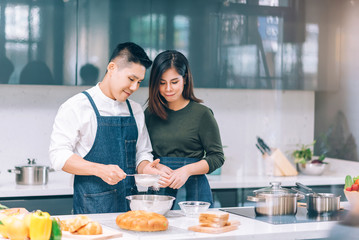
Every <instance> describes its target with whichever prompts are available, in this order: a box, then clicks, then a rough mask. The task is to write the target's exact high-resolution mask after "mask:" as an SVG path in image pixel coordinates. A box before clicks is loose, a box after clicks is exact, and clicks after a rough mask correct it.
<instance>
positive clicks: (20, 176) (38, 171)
mask: <svg viewBox="0 0 359 240" xmlns="http://www.w3.org/2000/svg"><path fill="white" fill-rule="evenodd" d="M53 171H54V170H53V169H52V168H50V167H48V166H40V165H36V162H35V159H32V160H31V159H28V165H24V166H15V169H8V172H10V173H15V174H16V184H19V185H46V184H47V182H48V173H49V172H53Z"/></svg>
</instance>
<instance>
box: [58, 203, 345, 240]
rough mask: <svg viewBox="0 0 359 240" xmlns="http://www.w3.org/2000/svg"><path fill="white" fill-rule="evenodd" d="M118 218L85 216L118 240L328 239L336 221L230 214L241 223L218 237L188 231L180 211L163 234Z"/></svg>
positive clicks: (190, 221)
mask: <svg viewBox="0 0 359 240" xmlns="http://www.w3.org/2000/svg"><path fill="white" fill-rule="evenodd" d="M342 205H343V206H345V207H346V208H347V207H348V204H347V203H346V202H345V203H343V204H342ZM117 215H118V213H110V214H92V215H88V216H89V217H90V218H91V219H93V220H95V221H98V222H100V223H101V224H103V225H104V226H105V227H110V228H112V229H115V230H117V231H119V232H122V233H123V236H122V238H119V239H156V240H160V239H266V240H270V239H275V240H280V239H286V240H288V239H314V238H315V239H317V238H325V237H327V236H328V235H329V233H330V230H331V229H332V227H333V226H334V225H335V224H336V223H337V222H335V221H331V222H311V223H297V224H281V225H272V224H269V223H265V222H261V221H257V220H253V219H249V218H246V217H241V216H238V215H234V214H230V217H229V220H238V221H239V222H240V225H239V226H238V229H237V230H234V231H231V232H226V233H221V234H208V233H198V232H193V231H189V230H187V228H188V227H189V226H194V225H198V218H189V217H185V216H183V215H182V214H181V212H180V211H170V212H169V213H168V214H167V215H166V217H167V218H168V220H169V229H168V230H167V231H164V232H151V233H149V232H133V231H126V230H122V229H120V228H119V227H118V226H117V225H116V223H115V219H116V217H117ZM59 217H60V219H66V218H71V217H73V216H71V215H66V216H59ZM63 239H66V238H63Z"/></svg>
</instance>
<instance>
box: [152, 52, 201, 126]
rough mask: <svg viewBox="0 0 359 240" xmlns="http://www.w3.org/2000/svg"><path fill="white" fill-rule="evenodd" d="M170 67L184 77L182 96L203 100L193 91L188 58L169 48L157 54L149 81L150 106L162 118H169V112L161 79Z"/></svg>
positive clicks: (193, 99)
mask: <svg viewBox="0 0 359 240" xmlns="http://www.w3.org/2000/svg"><path fill="white" fill-rule="evenodd" d="M170 68H174V69H175V70H176V71H177V73H178V74H180V75H181V76H182V77H183V80H184V83H185V84H184V88H183V92H182V96H183V97H184V98H185V99H189V100H192V101H195V102H198V103H200V102H202V100H201V99H198V98H196V97H195V96H194V93H193V78H192V73H191V70H190V68H189V64H188V60H187V58H186V57H185V56H184V55H183V54H182V53H180V52H178V51H176V50H167V51H164V52H161V53H160V54H158V55H157V57H156V58H155V60H154V61H153V65H152V69H151V75H150V82H149V96H148V108H149V110H150V112H151V113H154V114H156V115H157V116H158V117H160V118H162V119H164V120H165V119H167V113H166V110H165V107H167V101H166V99H165V98H164V97H162V96H161V94H160V91H159V88H160V80H161V77H162V74H163V73H164V72H165V71H167V70H168V69H170Z"/></svg>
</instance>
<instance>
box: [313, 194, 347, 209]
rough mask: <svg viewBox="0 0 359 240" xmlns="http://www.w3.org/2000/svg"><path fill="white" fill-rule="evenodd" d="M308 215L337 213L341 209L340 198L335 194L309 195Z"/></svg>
mask: <svg viewBox="0 0 359 240" xmlns="http://www.w3.org/2000/svg"><path fill="white" fill-rule="evenodd" d="M306 198H307V210H308V213H327V212H335V211H338V210H339V209H340V196H336V195H335V194H333V193H318V194H317V195H314V194H312V193H310V194H307V196H306Z"/></svg>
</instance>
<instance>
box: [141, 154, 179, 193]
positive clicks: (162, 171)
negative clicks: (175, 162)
mask: <svg viewBox="0 0 359 240" xmlns="http://www.w3.org/2000/svg"><path fill="white" fill-rule="evenodd" d="M159 162H160V159H156V160H154V161H153V162H151V163H148V164H147V165H146V166H145V167H144V168H143V171H142V172H143V173H145V174H156V175H160V176H161V177H160V179H159V187H161V188H165V187H168V185H169V184H170V183H171V182H170V177H171V173H172V171H173V170H172V169H171V168H169V167H167V166H165V165H163V164H160V163H159Z"/></svg>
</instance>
